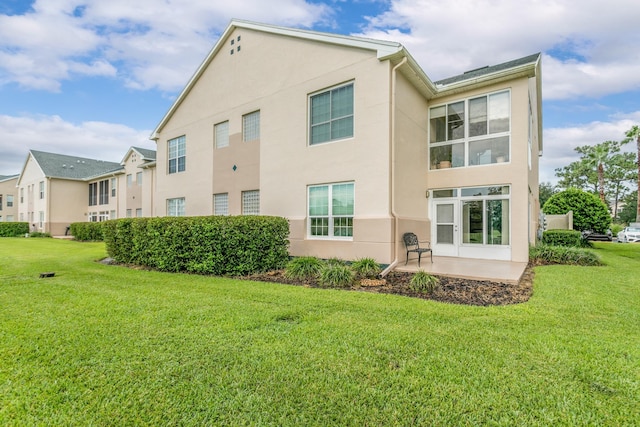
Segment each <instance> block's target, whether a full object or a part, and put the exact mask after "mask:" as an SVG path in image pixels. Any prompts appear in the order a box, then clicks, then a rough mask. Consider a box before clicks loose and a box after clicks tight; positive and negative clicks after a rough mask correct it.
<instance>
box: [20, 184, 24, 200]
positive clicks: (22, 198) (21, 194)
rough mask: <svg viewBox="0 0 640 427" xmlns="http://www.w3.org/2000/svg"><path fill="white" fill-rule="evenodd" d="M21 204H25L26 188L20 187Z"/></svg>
mask: <svg viewBox="0 0 640 427" xmlns="http://www.w3.org/2000/svg"><path fill="white" fill-rule="evenodd" d="M20 203H24V187H20Z"/></svg>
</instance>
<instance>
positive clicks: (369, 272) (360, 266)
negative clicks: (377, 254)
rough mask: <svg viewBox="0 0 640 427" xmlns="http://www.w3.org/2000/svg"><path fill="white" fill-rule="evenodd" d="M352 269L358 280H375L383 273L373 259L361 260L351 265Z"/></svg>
mask: <svg viewBox="0 0 640 427" xmlns="http://www.w3.org/2000/svg"><path fill="white" fill-rule="evenodd" d="M351 268H352V269H353V271H354V273H355V274H356V276H357V277H358V278H361V279H375V278H376V277H377V276H378V274H380V272H381V271H382V269H381V268H380V265H379V264H378V263H377V262H376V260H375V259H373V258H360V259H357V260H355V261H354V262H353V263H351Z"/></svg>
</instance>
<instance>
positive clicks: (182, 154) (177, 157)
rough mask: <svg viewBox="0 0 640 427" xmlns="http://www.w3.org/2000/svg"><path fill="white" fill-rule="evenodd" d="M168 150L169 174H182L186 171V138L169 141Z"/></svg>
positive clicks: (180, 137) (181, 137)
mask: <svg viewBox="0 0 640 427" xmlns="http://www.w3.org/2000/svg"><path fill="white" fill-rule="evenodd" d="M168 149H169V173H176V172H184V171H185V169H186V155H187V138H186V137H185V136H184V135H183V136H179V137H178V138H174V139H170V140H169V142H168Z"/></svg>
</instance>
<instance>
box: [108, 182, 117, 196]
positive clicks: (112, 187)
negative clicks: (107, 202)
mask: <svg viewBox="0 0 640 427" xmlns="http://www.w3.org/2000/svg"><path fill="white" fill-rule="evenodd" d="M109 185H111V197H116V179H115V178H111V180H110V183H109Z"/></svg>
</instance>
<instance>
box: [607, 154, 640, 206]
mask: <svg viewBox="0 0 640 427" xmlns="http://www.w3.org/2000/svg"><path fill="white" fill-rule="evenodd" d="M637 173H638V172H637V171H636V162H635V155H634V154H633V153H617V154H615V155H613V156H612V157H611V160H610V162H609V168H608V169H607V173H606V183H607V184H606V191H607V194H609V195H610V196H609V197H610V200H611V201H612V202H613V216H614V218H616V217H617V212H618V203H619V202H620V200H622V198H624V197H625V196H626V195H627V194H628V192H629V187H628V186H627V183H628V182H631V181H636V179H637ZM634 193H635V192H634ZM634 208H635V206H634Z"/></svg>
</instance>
